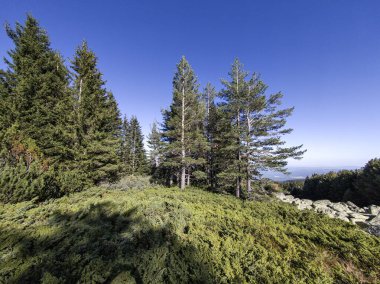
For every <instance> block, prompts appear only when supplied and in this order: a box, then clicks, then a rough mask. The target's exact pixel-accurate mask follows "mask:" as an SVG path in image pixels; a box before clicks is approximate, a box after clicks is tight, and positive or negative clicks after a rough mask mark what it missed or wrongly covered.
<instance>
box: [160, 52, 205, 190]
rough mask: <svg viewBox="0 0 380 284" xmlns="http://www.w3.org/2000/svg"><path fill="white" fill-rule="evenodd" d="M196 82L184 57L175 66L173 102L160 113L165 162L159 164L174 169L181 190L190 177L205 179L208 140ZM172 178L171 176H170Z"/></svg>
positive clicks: (188, 182)
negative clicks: (205, 155)
mask: <svg viewBox="0 0 380 284" xmlns="http://www.w3.org/2000/svg"><path fill="white" fill-rule="evenodd" d="M199 99H200V98H199V93H198V83H197V79H196V76H195V74H194V71H193V70H192V68H191V66H190V65H189V63H188V62H187V60H186V58H185V57H182V59H181V61H180V62H179V63H178V65H177V72H176V73H175V75H174V79H173V101H172V104H171V106H170V109H168V110H165V111H164V112H163V116H164V123H163V141H164V142H166V143H165V146H164V156H163V158H164V161H163V163H162V166H164V167H168V168H170V169H172V170H174V171H176V172H177V176H176V179H177V181H179V183H180V188H181V189H182V190H183V189H184V188H185V186H186V184H187V185H189V184H190V177H191V175H193V176H194V177H195V178H196V179H201V178H204V172H203V171H202V170H201V168H200V166H201V165H204V163H205V158H204V153H205V151H206V149H207V141H206V138H205V136H204V132H203V127H204V126H203V121H204V111H203V109H202V105H201V104H200V102H199ZM171 178H172V177H171Z"/></svg>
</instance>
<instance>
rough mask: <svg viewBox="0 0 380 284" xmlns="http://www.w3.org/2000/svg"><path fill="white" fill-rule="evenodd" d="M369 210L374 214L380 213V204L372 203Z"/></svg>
mask: <svg viewBox="0 0 380 284" xmlns="http://www.w3.org/2000/svg"><path fill="white" fill-rule="evenodd" d="M368 212H369V213H370V214H372V215H375V216H376V215H377V214H379V213H380V206H376V205H370V206H369V208H368Z"/></svg>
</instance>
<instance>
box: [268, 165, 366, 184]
mask: <svg viewBox="0 0 380 284" xmlns="http://www.w3.org/2000/svg"><path fill="white" fill-rule="evenodd" d="M359 168H360V167H353V166H347V167H289V168H288V170H289V172H290V174H289V175H284V174H282V173H278V172H274V171H268V172H264V173H263V176H264V177H266V178H270V179H271V180H274V181H286V180H302V179H305V178H306V177H307V176H311V175H312V174H325V173H328V172H337V171H340V170H355V169H359Z"/></svg>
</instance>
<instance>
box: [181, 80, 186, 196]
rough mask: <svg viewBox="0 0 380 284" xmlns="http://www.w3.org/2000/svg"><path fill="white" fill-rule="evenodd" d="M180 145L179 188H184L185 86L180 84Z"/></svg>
mask: <svg viewBox="0 0 380 284" xmlns="http://www.w3.org/2000/svg"><path fill="white" fill-rule="evenodd" d="M181 147H182V151H181V154H182V173H181V190H184V189H185V186H186V184H185V182H186V165H185V158H186V149H185V87H184V86H182V121H181Z"/></svg>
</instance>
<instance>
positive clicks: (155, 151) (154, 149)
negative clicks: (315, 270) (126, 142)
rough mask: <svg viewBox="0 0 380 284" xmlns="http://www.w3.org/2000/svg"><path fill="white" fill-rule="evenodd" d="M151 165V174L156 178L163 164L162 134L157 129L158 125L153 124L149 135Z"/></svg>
mask: <svg viewBox="0 0 380 284" xmlns="http://www.w3.org/2000/svg"><path fill="white" fill-rule="evenodd" d="M147 142H148V147H149V149H150V151H149V163H150V173H151V175H152V176H155V173H156V171H157V169H158V167H159V166H160V162H161V151H162V150H161V146H162V145H161V133H160V131H159V130H158V128H157V123H156V122H153V124H152V129H151V132H150V133H149V135H148V141H147Z"/></svg>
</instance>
